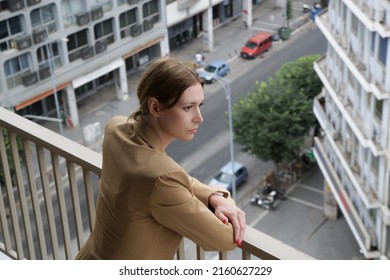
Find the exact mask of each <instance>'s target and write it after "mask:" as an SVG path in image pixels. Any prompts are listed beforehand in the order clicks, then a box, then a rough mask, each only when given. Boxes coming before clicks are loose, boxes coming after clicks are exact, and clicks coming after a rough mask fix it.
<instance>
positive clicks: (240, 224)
mask: <svg viewBox="0 0 390 280" xmlns="http://www.w3.org/2000/svg"><path fill="white" fill-rule="evenodd" d="M209 202H210V205H211V206H212V207H213V208H214V214H215V216H217V217H218V218H219V219H220V220H221V221H222V222H223V223H227V222H228V221H230V223H231V224H232V226H233V229H234V241H235V242H236V244H237V245H238V246H241V244H242V240H243V239H244V234H245V229H246V216H245V212H244V211H242V210H241V209H240V208H238V207H237V206H236V204H235V203H234V201H233V200H231V199H226V198H224V197H223V196H221V195H219V194H212V195H211V196H210V199H209Z"/></svg>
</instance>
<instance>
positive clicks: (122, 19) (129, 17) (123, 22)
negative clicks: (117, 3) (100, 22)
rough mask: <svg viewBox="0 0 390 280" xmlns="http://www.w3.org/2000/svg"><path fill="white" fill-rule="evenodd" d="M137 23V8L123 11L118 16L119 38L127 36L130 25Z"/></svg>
mask: <svg viewBox="0 0 390 280" xmlns="http://www.w3.org/2000/svg"><path fill="white" fill-rule="evenodd" d="M136 24H137V8H134V9H131V10H129V11H127V12H124V13H123V14H121V15H120V16H119V27H120V29H121V38H123V37H126V36H127V32H130V28H131V26H134V25H136Z"/></svg>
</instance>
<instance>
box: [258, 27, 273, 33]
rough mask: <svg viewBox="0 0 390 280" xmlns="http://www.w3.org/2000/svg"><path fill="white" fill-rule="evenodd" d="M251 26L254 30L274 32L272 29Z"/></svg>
mask: <svg viewBox="0 0 390 280" xmlns="http://www.w3.org/2000/svg"><path fill="white" fill-rule="evenodd" d="M252 28H253V29H256V30H259V31H266V32H268V33H273V32H275V30H274V29H267V28H262V27H256V26H253V27H252Z"/></svg>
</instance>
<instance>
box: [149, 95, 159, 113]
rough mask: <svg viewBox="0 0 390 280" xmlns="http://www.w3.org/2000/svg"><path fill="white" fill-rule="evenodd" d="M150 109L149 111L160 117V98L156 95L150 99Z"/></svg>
mask: <svg viewBox="0 0 390 280" xmlns="http://www.w3.org/2000/svg"><path fill="white" fill-rule="evenodd" d="M148 109H149V112H150V113H151V114H152V115H153V116H155V117H158V116H159V112H160V103H159V102H158V100H157V99H156V98H154V97H150V98H149V99H148Z"/></svg>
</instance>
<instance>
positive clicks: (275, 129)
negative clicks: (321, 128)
mask: <svg viewBox="0 0 390 280" xmlns="http://www.w3.org/2000/svg"><path fill="white" fill-rule="evenodd" d="M316 57H317V56H310V57H303V58H301V59H298V60H297V61H295V62H289V63H286V64H284V65H282V67H281V68H280V69H279V70H278V71H277V73H276V74H275V78H272V77H271V78H269V80H268V83H265V82H263V83H261V84H257V88H256V89H255V90H254V91H253V92H251V93H249V94H248V96H246V97H245V98H242V99H241V100H240V101H239V103H237V104H235V105H234V106H233V109H232V113H233V130H234V134H235V141H236V142H237V143H239V144H241V146H242V149H243V151H245V152H248V153H249V154H252V155H254V156H256V157H257V158H258V159H260V160H263V161H273V162H274V163H275V167H276V171H278V170H279V168H280V164H282V163H284V162H287V161H291V160H293V159H296V158H297V157H298V156H299V154H300V152H301V150H302V146H303V144H304V141H305V138H306V136H307V134H308V132H309V130H310V128H311V127H312V126H313V124H314V123H315V117H314V114H313V110H312V100H313V98H312V96H315V95H316V94H318V93H319V92H320V90H321V85H320V84H318V82H319V79H318V77H317V75H316V74H315V72H314V71H312V70H311V68H312V67H313V61H314V60H315V59H316ZM309 61H311V62H309ZM310 64H311V68H310V67H309V66H308V65H310ZM296 68H297V69H296ZM305 69H306V71H305ZM308 76H310V77H308ZM313 85H315V86H313ZM317 86H318V87H317Z"/></svg>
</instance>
